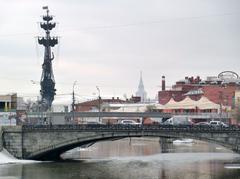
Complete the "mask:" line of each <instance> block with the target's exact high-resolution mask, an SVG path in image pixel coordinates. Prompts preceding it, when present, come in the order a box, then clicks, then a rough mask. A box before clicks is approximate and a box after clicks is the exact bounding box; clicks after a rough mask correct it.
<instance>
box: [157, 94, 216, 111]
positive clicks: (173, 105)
mask: <svg viewBox="0 0 240 179" xmlns="http://www.w3.org/2000/svg"><path fill="white" fill-rule="evenodd" d="M159 107H160V108H161V106H159ZM159 107H158V109H160V108H159ZM162 107H163V108H164V109H196V108H198V109H202V110H204V109H219V108H220V105H219V104H216V103H214V102H212V101H210V100H209V99H208V98H206V97H204V96H203V97H201V98H200V100H197V101H195V100H192V99H191V98H189V97H186V98H185V99H184V100H182V101H179V102H177V101H175V100H174V99H172V98H171V99H170V101H169V102H168V103H167V104H165V105H163V106H162Z"/></svg>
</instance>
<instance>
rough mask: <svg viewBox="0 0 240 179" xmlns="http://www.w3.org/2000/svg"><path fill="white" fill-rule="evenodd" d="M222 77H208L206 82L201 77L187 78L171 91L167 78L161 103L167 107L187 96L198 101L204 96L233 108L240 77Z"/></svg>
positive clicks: (159, 95)
mask: <svg viewBox="0 0 240 179" xmlns="http://www.w3.org/2000/svg"><path fill="white" fill-rule="evenodd" d="M229 73H230V72H229ZM233 73H234V72H233ZM221 74H222V73H221ZM220 77H221V78H220ZM220 77H219V76H218V77H208V78H207V80H204V81H203V80H202V79H201V78H200V77H199V76H198V77H196V78H193V77H190V78H189V77H185V80H181V81H178V82H176V84H175V85H173V86H172V89H170V90H166V89H165V77H163V80H162V91H159V92H158V100H159V103H160V104H163V105H165V104H167V103H168V102H169V101H170V100H171V99H173V100H174V101H177V102H180V101H182V100H184V99H185V98H186V97H187V96H188V97H189V98H191V99H192V100H195V101H197V100H199V99H200V98H201V97H202V96H204V97H206V98H208V99H209V100H210V101H212V102H214V103H216V104H221V105H224V106H230V107H233V104H234V98H235V96H234V95H235V91H236V90H239V89H240V80H239V78H238V76H237V78H232V79H229V78H227V79H226V76H220Z"/></svg>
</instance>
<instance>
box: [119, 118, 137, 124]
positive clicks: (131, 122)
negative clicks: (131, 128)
mask: <svg viewBox="0 0 240 179" xmlns="http://www.w3.org/2000/svg"><path fill="white" fill-rule="evenodd" d="M120 124H125V125H140V123H138V122H136V121H134V120H130V119H124V120H122V121H121V122H120Z"/></svg>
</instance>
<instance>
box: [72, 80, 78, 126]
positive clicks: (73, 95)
mask: <svg viewBox="0 0 240 179" xmlns="http://www.w3.org/2000/svg"><path fill="white" fill-rule="evenodd" d="M76 84H77V81H74V83H73V92H72V117H73V122H74V118H75V115H74V110H75V93H74V87H75V85H76Z"/></svg>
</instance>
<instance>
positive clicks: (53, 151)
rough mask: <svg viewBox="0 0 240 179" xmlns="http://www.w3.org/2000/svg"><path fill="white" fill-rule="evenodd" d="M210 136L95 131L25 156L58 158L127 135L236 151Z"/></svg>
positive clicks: (221, 139)
mask: <svg viewBox="0 0 240 179" xmlns="http://www.w3.org/2000/svg"><path fill="white" fill-rule="evenodd" d="M210 135H212V137H206V136H203V135H196V134H195V135H193V134H192V133H187V132H184V133H159V132H156V133H152V132H151V133H149V132H147V133H146V132H127V133H116V132H108V133H106V132H104V133H97V134H96V135H91V136H90V137H89V136H88V137H77V138H73V139H70V140H67V141H63V142H61V143H58V144H54V145H49V146H47V147H44V148H41V149H39V150H36V151H34V152H32V153H31V154H30V155H29V156H28V157H27V158H28V159H35V160H59V159H60V155H61V154H62V153H64V152H66V151H68V150H71V149H74V148H76V147H81V146H84V145H89V146H90V145H92V144H93V143H96V142H99V141H109V140H110V141H111V140H118V139H122V138H128V137H161V138H176V139H177V138H191V139H194V140H200V141H205V142H209V143H215V144H218V145H221V146H223V147H226V148H228V149H230V150H234V151H236V150H237V149H236V148H235V146H234V145H232V144H230V143H228V142H227V141H226V138H225V137H222V136H219V135H217V136H218V137H216V134H215V135H214V134H210Z"/></svg>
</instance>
